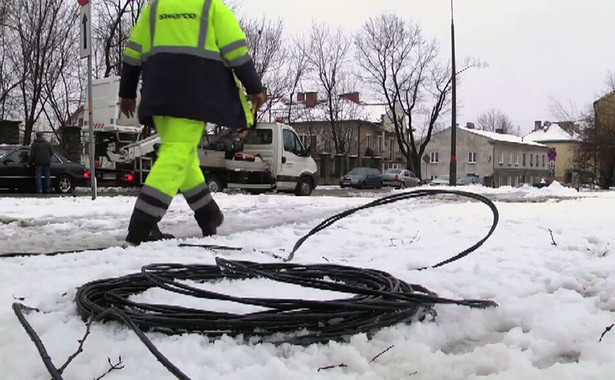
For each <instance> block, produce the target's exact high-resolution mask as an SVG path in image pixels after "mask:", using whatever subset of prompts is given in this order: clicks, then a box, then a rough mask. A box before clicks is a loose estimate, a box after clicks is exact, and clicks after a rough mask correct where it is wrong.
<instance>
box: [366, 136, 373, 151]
mask: <svg viewBox="0 0 615 380" xmlns="http://www.w3.org/2000/svg"><path fill="white" fill-rule="evenodd" d="M371 147H372V136H371V135H367V148H371Z"/></svg>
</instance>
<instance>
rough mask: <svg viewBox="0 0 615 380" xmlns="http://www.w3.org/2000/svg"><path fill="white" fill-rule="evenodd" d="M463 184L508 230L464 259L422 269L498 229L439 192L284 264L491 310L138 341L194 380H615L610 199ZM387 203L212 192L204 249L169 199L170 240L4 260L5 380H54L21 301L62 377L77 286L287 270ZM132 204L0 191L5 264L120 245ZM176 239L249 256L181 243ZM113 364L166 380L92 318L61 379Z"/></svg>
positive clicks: (133, 374) (265, 285)
mask: <svg viewBox="0 0 615 380" xmlns="http://www.w3.org/2000/svg"><path fill="white" fill-rule="evenodd" d="M462 189H463V190H468V191H473V192H478V193H482V194H486V195H487V196H488V197H490V198H492V199H494V200H495V204H496V206H497V207H498V210H499V213H500V221H499V225H498V228H497V229H496V231H495V233H494V235H493V236H492V237H491V238H490V239H489V240H488V241H487V242H486V243H485V244H484V245H483V246H482V247H481V248H479V249H478V250H477V251H476V252H474V253H472V254H470V255H469V256H468V257H466V258H464V259H462V260H460V261H456V262H454V263H452V264H449V265H446V266H443V267H440V268H437V269H428V270H424V271H417V270H416V269H417V268H420V267H423V266H429V265H432V264H435V263H437V262H440V261H442V260H444V259H447V258H449V257H451V256H454V255H455V254H457V253H458V252H460V251H462V250H463V249H465V248H467V247H469V246H471V245H472V244H474V243H475V242H476V241H478V240H480V239H481V238H482V237H483V236H484V235H485V234H486V233H487V231H488V229H489V227H490V225H491V220H492V215H491V212H490V211H489V209H488V208H487V207H485V206H484V205H483V204H480V203H478V202H475V201H470V200H466V199H458V198H454V197H448V196H438V197H431V198H421V199H416V200H406V201H401V202H397V203H394V204H390V205H387V206H382V207H379V208H373V209H369V210H365V211H361V212H358V213H356V214H354V215H353V216H351V217H349V218H346V219H343V220H341V221H339V222H337V223H336V224H334V225H332V226H331V227H329V228H328V229H325V230H324V231H322V232H320V233H319V234H317V235H315V236H313V237H311V238H310V239H308V240H307V241H306V242H305V244H304V245H303V246H302V247H301V249H300V250H299V251H298V252H297V254H296V256H295V258H294V260H293V263H301V264H324V263H328V264H341V265H349V266H354V267H364V268H373V269H379V270H383V271H386V272H388V273H390V274H391V275H393V276H395V277H397V278H400V279H402V280H404V281H406V282H408V283H414V284H420V285H423V286H425V287H426V288H427V289H429V290H431V291H434V292H436V293H438V295H439V296H441V297H447V298H454V299H489V300H493V301H495V302H497V303H498V305H499V307H497V308H488V309H484V310H481V309H471V308H467V307H463V306H455V305H437V306H435V311H436V313H437V315H436V316H435V318H427V319H426V320H424V321H421V322H413V323H411V324H398V325H395V326H392V327H387V328H383V329H381V330H379V331H378V332H377V333H376V334H375V335H374V336H372V337H368V336H366V335H365V334H357V335H354V336H351V337H349V340H348V342H344V343H341V342H330V343H326V344H311V345H307V346H299V345H290V344H281V345H274V344H269V343H264V344H254V343H249V342H248V343H246V342H244V340H243V339H241V338H234V337H228V336H226V337H223V338H221V339H218V340H211V341H210V340H209V339H208V338H207V337H206V336H203V335H199V334H183V335H165V334H162V333H147V336H148V337H149V339H151V340H152V342H153V343H154V344H155V345H156V347H157V348H158V349H159V350H160V351H161V352H162V353H163V354H164V355H165V356H166V357H167V358H168V359H169V360H170V361H171V362H172V363H173V364H174V365H175V366H177V367H178V368H180V369H181V370H182V371H183V372H184V373H185V374H186V375H188V376H189V377H190V378H192V379H205V378H206V379H223V378H224V379H288V378H290V377H292V378H293V379H405V378H409V379H472V378H478V377H481V378H493V379H558V380H560V379H610V378H612V374H613V373H615V331H607V332H606V333H604V332H605V330H606V328H607V327H608V326H610V325H612V324H614V323H615V275H614V273H615V249H614V245H615V233H613V227H612V223H613V215H614V214H615V193H612V192H592V191H582V192H580V193H577V192H576V191H574V190H571V189H567V188H563V187H561V186H558V185H557V183H555V184H554V185H552V186H551V187H548V188H544V189H535V188H520V189H519V188H516V189H513V188H510V187H508V188H506V187H504V188H500V189H487V188H482V187H464V188H462ZM331 193H332V194H334V193H335V192H331ZM381 195H382V194H379V195H377V196H376V195H374V194H370V193H367V192H363V193H362V192H357V196H352V197H345V198H340V197H335V196H322V197H294V196H283V195H274V194H271V195H260V196H248V195H229V194H220V195H216V200H217V201H218V202H219V204H220V206H221V208H222V209H223V211H224V213H225V216H226V220H225V224H224V225H223V226H222V228H221V229H220V231H219V232H220V234H219V235H218V236H215V237H211V238H206V239H204V238H198V237H195V236H198V232H199V229H198V227H197V226H196V223H195V222H194V220H193V219H192V217H191V212H190V209H189V207H188V205H187V204H186V203H185V201H184V200H183V198H181V197H176V198H175V200H174V201H173V203H172V205H171V208H170V210H169V212H168V214H167V215H166V216H165V219H164V220H163V222H162V223H161V229H162V230H163V231H168V232H170V233H173V234H175V235H176V236H177V237H178V239H177V240H170V241H163V242H155V243H147V244H143V245H141V246H139V247H131V248H126V249H122V248H118V247H110V248H107V249H104V250H101V251H85V252H78V253H71V254H64V255H57V256H31V257H10V258H3V259H0V368H2V369H3V371H2V378H3V379H19V380H21V379H48V378H49V377H50V376H49V373H48V372H47V370H46V369H45V367H44V365H43V362H42V360H41V358H40V356H39V355H38V353H37V351H36V348H35V346H34V344H33V343H32V341H31V340H30V339H29V337H28V336H27V334H26V332H25V330H24V329H23V328H22V326H21V325H20V323H19V321H18V320H17V318H16V317H15V315H14V313H13V311H12V309H11V305H12V304H13V303H14V302H21V303H23V304H25V305H27V306H29V307H32V308H36V309H38V310H39V311H38V312H36V311H32V312H30V313H28V314H27V315H26V317H27V319H28V321H29V322H30V323H31V324H32V326H33V328H34V329H35V330H36V331H37V333H38V334H39V335H40V338H41V339H42V341H43V343H44V344H45V346H46V348H47V350H48V352H49V354H50V356H51V358H52V360H53V361H54V364H55V365H56V366H57V367H59V366H61V365H62V364H63V363H64V362H65V361H66V359H67V358H68V357H69V356H70V355H71V354H72V353H74V352H75V351H76V349H77V347H78V345H79V343H78V340H79V339H81V338H82V336H83V334H84V332H85V324H84V323H83V321H82V320H81V318H80V317H79V315H78V313H77V309H76V306H75V302H74V297H75V294H76V289H77V288H78V287H79V286H81V285H83V284H85V283H87V282H89V281H93V280H98V279H104V278H110V277H118V276H123V275H127V274H130V273H137V272H139V271H140V269H141V267H142V266H143V265H147V264H153V263H180V264H207V265H213V264H215V258H216V257H223V258H225V259H229V260H246V261H254V262H263V263H266V262H277V263H279V262H281V260H280V259H277V258H275V257H274V256H285V255H287V254H288V253H289V252H290V250H291V249H292V247H293V245H294V244H295V242H296V241H297V239H298V238H300V237H301V236H303V235H305V234H306V233H307V232H308V231H309V230H310V229H311V228H312V227H314V226H315V225H317V224H318V223H319V222H321V221H322V220H324V219H326V218H327V217H330V216H332V215H334V214H336V213H338V212H341V211H343V210H346V209H349V208H352V207H357V206H360V205H362V204H365V203H367V202H370V201H372V200H374V199H376V198H377V197H379V196H381ZM134 200H135V198H134V197H131V196H101V197H99V198H98V199H97V200H96V201H91V200H90V199H89V198H87V197H74V198H73V197H66V198H0V241H1V243H0V254H10V253H16V252H24V253H28V252H29V253H36V252H52V251H60V250H80V249H83V248H99V247H104V246H111V245H117V244H121V242H122V239H123V238H124V234H125V230H126V225H127V222H128V219H129V216H130V212H131V211H132V206H133V204H134ZM180 241H181V242H187V243H195V244H217V245H227V246H234V247H242V249H241V250H240V251H234V252H233V251H212V250H204V249H199V248H194V247H192V248H183V247H178V243H179V242H180ZM192 285H195V284H192ZM195 286H196V285H195ZM198 286H199V287H201V288H203V289H208V290H212V291H217V292H221V293H225V294H230V295H234V296H240V297H250V296H251V297H270V298H271V297H273V298H302V299H313V300H319V299H335V298H339V297H342V298H343V297H345V296H347V295H344V294H341V295H340V294H339V293H335V292H327V291H319V290H316V289H308V288H302V287H300V286H295V285H289V284H279V283H277V282H274V281H271V280H266V279H254V280H236V281H231V280H222V281H217V282H213V283H206V284H200V285H198ZM131 299H132V300H134V301H139V302H150V303H161V304H172V305H182V306H190V307H197V308H203V309H209V310H216V311H221V312H232V313H248V312H253V311H255V310H256V309H255V308H254V307H249V306H245V305H239V304H235V303H233V302H225V301H213V300H204V299H193V298H189V297H185V296H180V295H177V294H175V293H171V292H168V291H165V290H163V289H150V290H148V291H146V292H145V293H143V294H140V295H136V296H133V297H131ZM614 330H615V328H614ZM603 333H604V335H603ZM602 335H603V336H602ZM601 336H602V338H601ZM379 354H381V355H379ZM120 357H121V365H122V366H123V368H122V369H116V370H112V371H111V372H110V373H109V374H108V375H106V376H105V379H169V378H173V376H172V375H171V374H170V373H169V372H168V371H167V370H166V369H165V368H164V367H163V366H162V365H161V364H160V363H158V362H157V361H156V359H155V358H154V356H152V355H151V354H150V352H149V351H148V350H147V348H146V347H145V346H144V345H143V344H142V343H141V342H140V341H139V339H138V337H137V336H136V335H135V334H134V333H133V332H132V331H131V330H130V329H129V328H127V327H125V326H124V325H121V324H119V323H116V322H112V323H94V324H92V327H91V333H90V335H89V336H88V337H87V339H86V341H85V343H84V345H83V352H82V353H80V354H79V355H78V356H77V357H76V358H75V359H74V361H72V362H71V363H70V364H69V365H68V366H67V368H66V369H65V371H64V373H63V376H64V378H65V379H85V378H96V377H99V376H101V375H102V374H104V373H105V372H106V371H107V370H109V362H108V360H107V359H108V358H109V359H110V360H111V363H117V362H118V360H119V358H120Z"/></svg>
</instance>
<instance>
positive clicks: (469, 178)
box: [457, 175, 481, 186]
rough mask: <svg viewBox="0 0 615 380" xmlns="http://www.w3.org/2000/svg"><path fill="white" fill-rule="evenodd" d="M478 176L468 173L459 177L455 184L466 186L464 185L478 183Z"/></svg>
mask: <svg viewBox="0 0 615 380" xmlns="http://www.w3.org/2000/svg"><path fill="white" fill-rule="evenodd" d="M480 184H481V183H480V178H479V177H477V176H474V175H468V176H465V177H461V178H459V179H458V180H457V185H459V186H466V185H480Z"/></svg>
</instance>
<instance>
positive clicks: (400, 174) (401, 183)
mask: <svg viewBox="0 0 615 380" xmlns="http://www.w3.org/2000/svg"><path fill="white" fill-rule="evenodd" d="M382 182H383V184H384V186H393V187H396V188H398V189H404V188H406V187H414V186H418V185H420V184H421V180H420V179H419V178H418V177H417V176H416V175H414V173H412V172H411V171H410V170H406V169H389V170H387V171H385V172H384V174H383V175H382Z"/></svg>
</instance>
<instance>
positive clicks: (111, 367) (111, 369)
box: [95, 356, 124, 380]
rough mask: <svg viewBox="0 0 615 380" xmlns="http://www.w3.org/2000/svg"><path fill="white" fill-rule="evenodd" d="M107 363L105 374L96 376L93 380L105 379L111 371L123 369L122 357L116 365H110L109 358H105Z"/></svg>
mask: <svg viewBox="0 0 615 380" xmlns="http://www.w3.org/2000/svg"><path fill="white" fill-rule="evenodd" d="M107 361H108V362H109V369H108V370H107V372H105V373H103V374H102V375H100V376H98V377H97V378H96V379H95V380H100V379H102V378H103V377H105V376H107V375H108V374H109V373H111V371H115V370H120V369H124V363H122V357H121V356H120V357H118V360H117V363H115V364H113V363H111V358H107Z"/></svg>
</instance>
